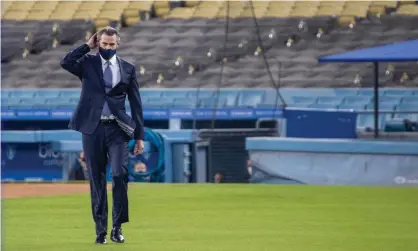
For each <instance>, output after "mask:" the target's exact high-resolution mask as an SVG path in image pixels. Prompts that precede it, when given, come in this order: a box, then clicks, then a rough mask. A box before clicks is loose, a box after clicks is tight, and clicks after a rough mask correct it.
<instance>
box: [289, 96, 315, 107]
mask: <svg viewBox="0 0 418 251" xmlns="http://www.w3.org/2000/svg"><path fill="white" fill-rule="evenodd" d="M316 100H317V98H316V97H312V96H293V97H292V104H294V105H302V104H307V105H311V104H315V103H316Z"/></svg>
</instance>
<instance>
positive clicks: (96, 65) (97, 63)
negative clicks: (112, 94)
mask: <svg viewBox="0 0 418 251" xmlns="http://www.w3.org/2000/svg"><path fill="white" fill-rule="evenodd" d="M93 68H94V70H95V71H96V73H97V75H98V76H99V81H100V82H99V84H100V87H101V88H102V89H103V91H104V92H105V91H106V90H105V83H104V79H103V67H102V60H101V58H100V55H99V53H97V54H96V56H95V57H94V62H93Z"/></svg>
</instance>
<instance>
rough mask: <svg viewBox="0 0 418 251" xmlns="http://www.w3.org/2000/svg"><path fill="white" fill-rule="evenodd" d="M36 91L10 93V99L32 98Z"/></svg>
mask: <svg viewBox="0 0 418 251" xmlns="http://www.w3.org/2000/svg"><path fill="white" fill-rule="evenodd" d="M35 93H36V91H34V90H24V91H11V92H10V94H9V95H10V96H9V97H10V98H33V97H34V96H35Z"/></svg>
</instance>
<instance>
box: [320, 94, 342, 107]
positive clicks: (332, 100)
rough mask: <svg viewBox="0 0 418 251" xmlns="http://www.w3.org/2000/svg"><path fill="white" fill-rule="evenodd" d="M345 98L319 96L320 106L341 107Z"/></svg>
mask: <svg viewBox="0 0 418 251" xmlns="http://www.w3.org/2000/svg"><path fill="white" fill-rule="evenodd" d="M342 100H343V98H342V97H338V96H319V97H318V101H317V103H318V104H328V105H334V106H335V105H339V104H341V102H342Z"/></svg>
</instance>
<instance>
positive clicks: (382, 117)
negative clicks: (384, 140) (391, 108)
mask: <svg viewBox="0 0 418 251" xmlns="http://www.w3.org/2000/svg"><path fill="white" fill-rule="evenodd" d="M391 119H392V115H391V114H379V123H378V125H379V130H381V129H383V128H384V126H385V123H386V121H388V120H391ZM357 128H358V129H364V128H374V115H373V114H359V115H358V117H357Z"/></svg>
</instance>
